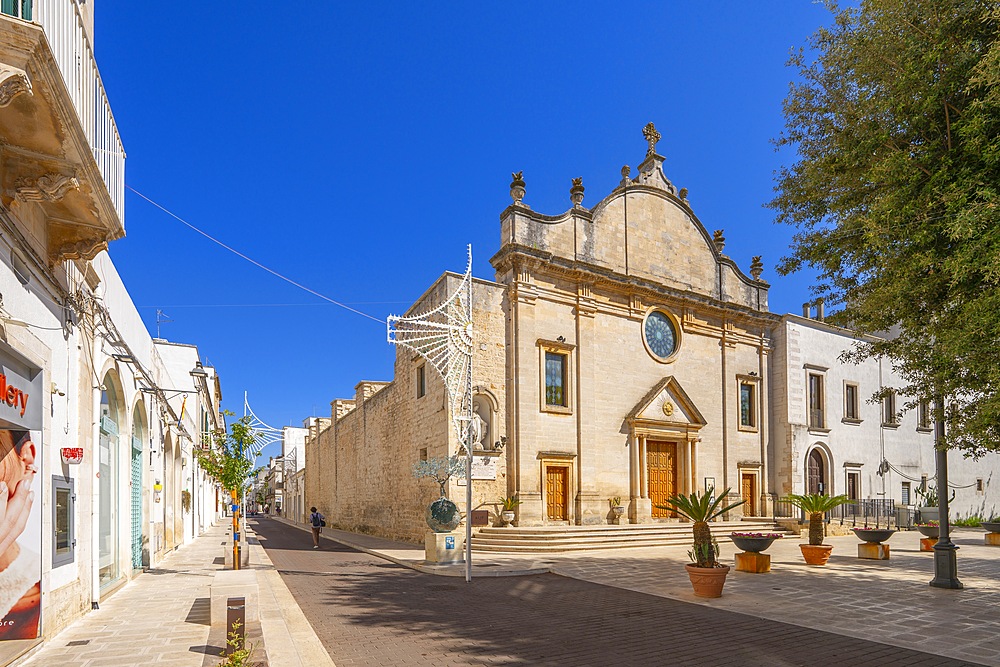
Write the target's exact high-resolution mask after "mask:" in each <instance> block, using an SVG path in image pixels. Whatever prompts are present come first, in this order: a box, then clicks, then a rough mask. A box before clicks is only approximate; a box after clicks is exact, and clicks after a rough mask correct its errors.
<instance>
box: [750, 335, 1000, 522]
mask: <svg viewBox="0 0 1000 667" xmlns="http://www.w3.org/2000/svg"><path fill="white" fill-rule="evenodd" d="M856 340H857V339H856V338H855V337H854V335H853V334H852V332H850V331H848V330H846V329H842V328H840V327H836V326H834V325H831V324H828V323H826V322H824V321H821V320H819V319H817V318H813V317H808V316H798V315H785V316H783V317H782V318H781V323H780V325H779V326H777V327H775V328H774V330H773V334H772V341H773V346H774V349H773V351H772V353H771V355H770V376H771V389H772V394H771V402H770V405H771V433H772V438H771V452H770V454H771V456H772V458H773V460H774V465H773V466H772V467H771V470H772V475H773V478H772V480H771V487H772V488H773V489H774V490H775V492H776V495H777V496H781V495H785V494H787V493H813V492H821V493H827V494H830V495H838V494H845V495H847V496H848V497H850V498H851V499H853V500H865V501H879V502H885V503H886V504H888V505H890V506H892V507H895V506H904V507H909V508H915V507H917V506H918V505H920V504H921V503H920V492H921V490H927V489H928V488H930V487H934V486H936V482H935V473H936V471H935V451H934V423H933V411H932V409H931V406H930V404H929V403H928V402H926V401H921V402H920V403H919V405H918V407H917V408H915V409H913V410H908V411H904V410H903V406H904V404H905V403H906V401H907V400H908V397H904V396H898V395H893V396H890V397H887V398H884V399H881V400H875V399H874V398H873V397H874V396H875V395H876V394H877V393H879V392H880V391H881V390H882V389H883V388H891V387H893V386H899V385H901V384H902V382H901V381H900V379H899V378H898V377H897V376H896V375H895V374H894V373H893V370H892V368H891V366H890V364H889V363H888V362H886V361H883V360H879V359H869V360H866V361H864V362H862V363H860V364H851V363H844V362H842V361H841V360H840V355H841V353H842V352H844V351H845V350H848V349H849V348H850V347H851V346H852V345H853V344H854V342H855V341H856ZM948 457H949V459H948V460H949V466H948V467H949V480H948V488H949V492H948V495H949V497H952V494H954V499H953V500H952V501H951V506H950V515H951V518H952V519H953V520H954V519H957V518H964V517H969V516H972V515H978V516H982V517H985V518H987V519H988V518H990V517H991V516H994V515H996V514H1000V496H998V494H997V492H996V486H995V480H994V476H995V473H996V471H997V470H998V469H1000V460H998V456H997V455H996V454H989V455H987V456H986V457H984V458H982V459H980V460H979V461H974V460H971V459H966V458H963V456H962V454H961V452H957V451H953V452H949V454H948Z"/></svg>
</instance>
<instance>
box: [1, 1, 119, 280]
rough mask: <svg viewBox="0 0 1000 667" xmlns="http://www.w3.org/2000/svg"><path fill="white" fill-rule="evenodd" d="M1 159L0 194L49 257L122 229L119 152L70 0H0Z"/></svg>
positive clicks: (100, 245)
mask: <svg viewBox="0 0 1000 667" xmlns="http://www.w3.org/2000/svg"><path fill="white" fill-rule="evenodd" d="M0 164H2V169H0V203H2V205H3V206H4V207H6V208H7V209H8V210H10V211H12V212H13V213H14V215H15V217H16V218H17V219H18V220H20V221H21V222H22V224H24V225H25V227H26V228H27V231H28V232H29V233H28V234H27V235H26V236H27V238H29V239H33V241H34V242H35V244H36V245H37V246H38V247H37V250H39V252H40V254H44V255H46V256H47V257H46V258H47V259H48V261H49V263H51V264H53V265H54V264H57V263H59V262H61V261H63V260H65V259H77V258H81V259H91V258H92V257H94V255H96V254H97V253H98V252H100V251H101V250H103V249H105V248H106V247H107V244H108V242H109V241H113V240H114V239H117V238H121V237H122V236H124V235H125V228H124V224H123V220H124V205H125V152H124V150H123V149H122V144H121V138H120V137H119V135H118V128H117V126H116V125H115V120H114V116H113V115H112V113H111V105H110V104H109V103H108V98H107V95H106V94H105V91H104V86H103V84H102V83H101V76H100V72H99V71H98V69H97V64H96V61H95V60H94V52H93V49H92V48H91V44H90V40H89V38H88V37H87V32H86V30H85V28H84V22H83V18H82V17H81V15H80V13H79V10H78V6H77V3H75V2H72V1H71V0H41V1H37V0H36V1H35V2H32V1H31V0H0Z"/></svg>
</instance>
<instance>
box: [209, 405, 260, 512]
mask: <svg viewBox="0 0 1000 667" xmlns="http://www.w3.org/2000/svg"><path fill="white" fill-rule="evenodd" d="M224 414H226V415H227V416H231V415H232V413H231V412H226V413H224ZM253 444H254V433H253V428H251V427H250V417H243V418H241V419H238V420H236V421H234V422H233V423H232V424H230V425H229V432H228V433H227V432H226V431H225V430H221V429H220V430H218V431H216V432H214V433H212V434H211V436H210V443H209V447H208V449H207V450H195V456H197V458H198V464H199V465H200V466H201V468H202V470H204V471H205V473H206V474H207V475H208V476H209V477H211V478H212V479H214V480H215V481H216V482H218V483H219V484H220V485H221V486H222V488H224V489H225V490H226V491H229V492H230V493H231V492H233V491H235V492H236V497H237V498H241V497H242V496H243V492H244V491H245V490H246V488H247V480H248V478H249V476H250V470H251V468H253V461H252V460H251V459H250V457H249V455H248V453H249V452H250V451H251V448H252V447H253Z"/></svg>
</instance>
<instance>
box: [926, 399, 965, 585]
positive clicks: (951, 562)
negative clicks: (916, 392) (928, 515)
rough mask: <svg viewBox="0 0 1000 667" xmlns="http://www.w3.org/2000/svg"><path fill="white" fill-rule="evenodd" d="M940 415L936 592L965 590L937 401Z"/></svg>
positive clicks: (937, 431)
mask: <svg viewBox="0 0 1000 667" xmlns="http://www.w3.org/2000/svg"><path fill="white" fill-rule="evenodd" d="M935 403H936V404H937V406H936V407H937V411H936V412H937V415H936V417H935V420H934V460H935V464H936V467H937V492H938V523H939V524H940V537H939V538H938V541H937V544H935V545H934V578H933V579H931V582H930V583H931V586H934V587H935V588H951V589H960V588H965V587H964V586H963V585H962V582H961V581H959V580H958V558H957V554H956V553H955V552H956V551H958V547H957V546H956V545H955V543H954V542H952V541H951V522H950V521H949V519H948V450H947V449H946V448H945V447H944V401H943V400H942V398H941V397H940V396H938V397H937V400H936V401H935Z"/></svg>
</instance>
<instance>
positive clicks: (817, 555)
mask: <svg viewBox="0 0 1000 667" xmlns="http://www.w3.org/2000/svg"><path fill="white" fill-rule="evenodd" d="M799 549H801V550H802V558H804V559H805V561H806V565H826V562H827V561H828V560H830V552H832V551H833V545H832V544H800V545H799Z"/></svg>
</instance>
